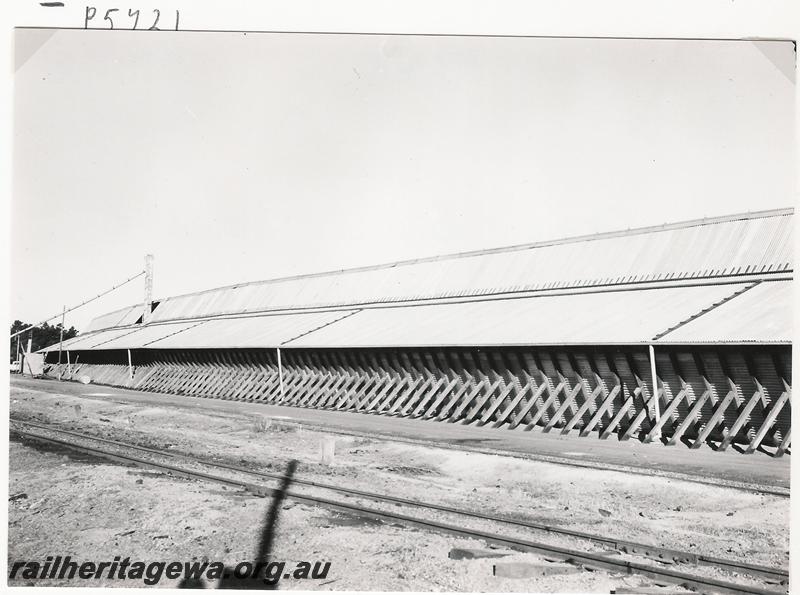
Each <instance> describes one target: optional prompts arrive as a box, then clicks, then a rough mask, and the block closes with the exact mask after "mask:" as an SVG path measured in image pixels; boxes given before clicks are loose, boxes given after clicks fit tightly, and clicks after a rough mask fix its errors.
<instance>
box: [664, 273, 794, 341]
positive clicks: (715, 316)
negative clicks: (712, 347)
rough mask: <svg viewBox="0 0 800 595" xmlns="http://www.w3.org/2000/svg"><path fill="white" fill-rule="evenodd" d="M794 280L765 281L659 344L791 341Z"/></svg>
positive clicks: (688, 324) (665, 338)
mask: <svg viewBox="0 0 800 595" xmlns="http://www.w3.org/2000/svg"><path fill="white" fill-rule="evenodd" d="M792 286H793V283H792V282H791V281H773V282H767V281H765V282H763V283H760V284H759V285H757V286H756V287H753V288H752V289H750V290H748V291H746V292H744V293H742V295H740V296H738V297H736V298H734V299H732V300H730V301H729V302H726V303H724V304H722V305H720V306H719V307H718V308H714V309H713V310H711V311H710V312H707V313H705V314H703V315H702V316H700V317H698V318H696V319H694V320H691V321H689V322H687V323H686V324H684V325H682V326H680V327H678V328H677V329H675V330H674V331H671V332H669V333H666V334H665V335H664V336H663V337H662V338H661V339H660V340H659V341H658V342H659V343H748V342H756V343H791V342H792V331H793V319H792V304H793V300H792Z"/></svg>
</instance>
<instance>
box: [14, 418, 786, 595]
mask: <svg viewBox="0 0 800 595" xmlns="http://www.w3.org/2000/svg"><path fill="white" fill-rule="evenodd" d="M11 422H12V427H11V432H12V434H17V435H18V436H20V437H22V438H26V439H31V440H35V441H40V442H45V443H50V444H53V445H56V446H59V447H63V448H67V449H70V450H73V451H76V452H80V453H83V454H87V455H92V456H95V457H98V458H101V459H105V460H111V461H114V462H119V463H123V464H129V465H134V466H137V467H141V468H148V469H154V470H158V471H161V472H165V473H168V474H170V475H173V476H177V477H183V478H187V479H195V480H203V481H209V482H214V483H218V484H222V485H226V486H230V487H236V488H240V489H244V490H246V491H248V492H251V493H253V494H255V495H258V496H270V495H272V494H274V493H276V492H277V488H275V487H273V486H271V485H265V484H264V481H265V480H266V481H267V482H279V481H280V480H282V479H283V476H282V475H281V474H277V473H268V472H262V471H254V470H252V469H247V468H244V467H239V466H235V465H228V464H224V463H219V462H212V461H206V460H202V459H197V458H194V457H191V456H188V455H184V454H180V453H174V452H166V451H161V450H157V449H153V448H148V447H144V446H139V445H135V444H129V443H125V442H120V441H116V440H110V439H107V438H99V437H96V436H91V435H88V434H83V433H80V432H75V431H71V430H64V429H61V428H57V427H54V426H51V425H47V424H40V423H35V422H30V421H22V420H16V419H13V418H12V419H11ZM31 430H38V431H31ZM87 443H88V444H87ZM132 453H139V455H140V456H135V455H134V454H132ZM159 459H160V460H159ZM164 459H166V460H169V461H171V462H169V463H167V462H165V461H164ZM172 461H182V462H183V464H182V465H177V464H173V463H172ZM292 484H293V486H300V487H301V489H303V490H305V492H304V493H303V492H296V491H290V492H287V493H286V497H287V498H292V499H294V500H296V501H299V502H303V503H305V504H309V505H312V506H322V507H325V508H328V509H332V510H336V511H339V512H344V513H347V514H351V515H356V516H359V517H368V518H372V519H377V520H380V521H383V522H392V523H399V524H401V525H404V526H412V527H417V528H422V529H426V530H430V531H435V532H437V533H443V534H447V535H453V536H458V537H464V538H472V539H478V540H482V541H485V542H486V543H488V544H491V545H496V546H500V547H506V548H509V549H513V550H517V551H527V552H534V553H537V554H540V555H543V556H545V557H546V558H547V559H552V560H559V561H566V562H570V563H573V564H577V565H581V566H583V567H585V568H587V569H590V570H593V569H603V570H608V571H611V572H617V573H623V574H638V575H642V576H646V577H649V578H651V579H653V580H655V581H661V582H666V583H672V584H678V585H682V586H684V587H687V588H689V589H693V590H699V591H701V592H716V593H757V594H764V595H777V594H779V593H785V592H786V591H785V587H784V588H783V590H773V589H772V587H770V588H765V586H764V585H771V586H775V585H778V587H775V588H778V589H780V588H781V587H780V585H786V584H787V583H788V571H786V570H784V569H781V568H771V567H767V566H760V565H755V564H748V563H743V562H739V561H734V560H726V559H722V558H715V557H711V556H703V555H700V554H696V553H694V552H684V551H680V550H673V549H667V548H661V547H657V546H652V545H648V544H642V543H636V542H632V541H627V540H623V539H616V538H613V537H609V536H605V535H595V534H590V533H585V532H580V531H573V530H570V529H566V528H562V527H556V526H550V525H546V524H541V523H534V522H530V521H526V520H522V519H515V518H510V517H504V516H496V515H487V514H484V513H478V512H474V511H469V510H462V509H457V508H453V507H449V506H444V505H440V504H435V503H429V502H421V501H416V500H409V499H406V498H401V497H397V496H389V495H384V494H376V493H372V492H366V491H362V490H356V489H352V488H347V487H342V486H335V485H331V484H327V483H321V482H317V481H312V480H308V479H302V478H297V477H295V478H294V479H293V481H292ZM326 493H333V494H336V495H338V496H340V497H344V500H342V499H337V500H332V499H330V498H329V497H327V496H325V495H321V494H326ZM364 501H366V502H368V503H371V504H372V506H366V505H365V504H364V503H363V502H364ZM376 504H377V505H378V508H375V507H374V506H375V505H376ZM399 507H405V508H407V509H412V510H415V511H417V512H418V513H419V512H422V513H423V516H411V515H409V514H405V513H404V512H398V510H397V509H398V508H399ZM443 515H445V516H449V517H452V518H455V519H459V520H458V521H457V523H444V522H441V521H439V520H438V519H439V518H441V517H442V516H443ZM431 517H435V519H434V518H431ZM476 523H477V524H482V525H484V526H485V525H486V524H491V525H492V526H496V525H501V526H503V527H505V528H506V530H508V529H513V530H515V531H520V530H524V531H525V533H526V535H527V534H529V533H530V532H531V531H536V532H539V533H541V534H545V535H547V536H548V537H555V538H559V539H566V540H568V541H570V542H571V543H570V545H568V546H564V545H560V544H553V543H546V542H540V541H531V540H530V539H528V538H527V537H524V538H523V537H520V536H518V535H508V534H499V533H497V532H495V531H494V530H491V531H489V530H486V529H484V528H481V527H479V528H475V526H474V525H475V524H476ZM465 524H467V525H468V524H472V525H473V526H471V527H470V526H465ZM575 542H578V543H580V544H582V545H583V546H584V547H575V546H574V543H575ZM587 544H589V545H590V548H589V551H587V548H586V547H585V546H586V545H587ZM591 547H594V548H595V549H596V548H597V547H601V548H604V550H602V551H591ZM609 550H611V551H609ZM619 554H623V556H620V555H619ZM642 559H644V560H646V561H648V560H654V561H656V562H657V563H658V565H653V564H648V563H643V562H642V561H641V560H642ZM664 564H668V565H670V566H672V565H681V566H685V565H691V566H692V567H693V569H694V570H695V572H693V573H687V572H683V571H680V570H676V569H674V568H670V567H665V566H664ZM703 568H705V569H708V570H709V571H711V572H712V573H715V572H716V573H717V574H720V573H722V574H724V575H726V577H727V575H733V577H734V579H736V580H738V579H740V578H741V577H744V578H745V579H746V584H742V583H737V582H732V581H731V580H727V578H726V579H724V580H723V579H720V578H719V577H717V576H708V575H704V574H703V573H702V572H700V573H698V572H696V571H698V570H701V569H703Z"/></svg>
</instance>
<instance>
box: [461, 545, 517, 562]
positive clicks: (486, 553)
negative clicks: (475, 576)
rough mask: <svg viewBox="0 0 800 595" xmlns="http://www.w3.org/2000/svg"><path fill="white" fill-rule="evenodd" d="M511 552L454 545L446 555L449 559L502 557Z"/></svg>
mask: <svg viewBox="0 0 800 595" xmlns="http://www.w3.org/2000/svg"><path fill="white" fill-rule="evenodd" d="M513 553H514V552H509V551H504V550H485V549H478V548H463V547H454V548H453V549H451V550H450V553H448V554H447V557H448V558H450V559H451V560H474V559H476V558H502V557H504V556H510V555H511V554H513Z"/></svg>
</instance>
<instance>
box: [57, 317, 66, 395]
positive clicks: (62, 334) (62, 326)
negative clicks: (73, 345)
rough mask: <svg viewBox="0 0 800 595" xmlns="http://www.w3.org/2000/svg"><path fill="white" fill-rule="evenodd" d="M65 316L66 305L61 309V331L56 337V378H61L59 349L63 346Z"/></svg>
mask: <svg viewBox="0 0 800 595" xmlns="http://www.w3.org/2000/svg"><path fill="white" fill-rule="evenodd" d="M66 316H67V307H66V306H64V309H63V310H62V311H61V333H60V334H59V338H58V379H59V380H61V350H62V349H63V348H64V318H66Z"/></svg>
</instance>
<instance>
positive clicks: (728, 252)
mask: <svg viewBox="0 0 800 595" xmlns="http://www.w3.org/2000/svg"><path fill="white" fill-rule="evenodd" d="M792 213H793V211H792V210H791V209H784V210H780V211H768V212H761V213H755V214H749V215H737V216H730V217H724V218H717V219H708V220H701V221H692V222H687V223H683V224H674V225H667V226H662V227H656V228H644V229H637V230H629V231H626V232H617V233H610V234H599V235H596V236H588V237H581V238H568V239H565V240H558V241H552V242H541V243H537V244H529V245H525V246H513V247H510V248H503V249H496V250H488V251H483V252H472V253H464V254H457V255H451V256H443V257H435V258H430V259H421V260H415V261H404V262H399V263H392V264H388V265H382V266H377V267H366V268H361V269H353V270H347V271H338V272H332V273H322V274H317V275H307V276H301V277H292V278H285V279H276V280H271V281H261V282H255V283H247V284H242V285H237V286H230V287H223V288H219V289H213V290H208V291H204V292H199V293H193V294H188V295H182V296H176V297H171V298H166V299H163V300H161V303H160V305H159V306H158V308H156V310H155V311H154V312H153V316H152V320H153V321H167V320H180V319H191V318H196V317H204V316H214V315H220V314H238V313H247V312H261V311H270V310H281V309H294V308H310V307H347V306H355V305H359V304H372V303H377V304H380V303H393V302H398V301H408V300H415V299H433V298H451V297H458V296H465V295H471V296H475V295H490V294H497V293H507V292H521V291H535V290H543V289H552V288H566V287H588V286H599V285H608V284H624V283H633V282H646V281H666V280H670V281H674V280H676V279H696V278H707V277H712V278H719V277H726V276H735V275H743V274H760V275H769V274H772V273H778V272H788V271H791V270H792V269H793V252H792V251H793V246H792V241H791V237H792V225H793V216H792Z"/></svg>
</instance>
